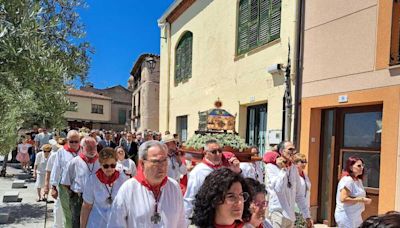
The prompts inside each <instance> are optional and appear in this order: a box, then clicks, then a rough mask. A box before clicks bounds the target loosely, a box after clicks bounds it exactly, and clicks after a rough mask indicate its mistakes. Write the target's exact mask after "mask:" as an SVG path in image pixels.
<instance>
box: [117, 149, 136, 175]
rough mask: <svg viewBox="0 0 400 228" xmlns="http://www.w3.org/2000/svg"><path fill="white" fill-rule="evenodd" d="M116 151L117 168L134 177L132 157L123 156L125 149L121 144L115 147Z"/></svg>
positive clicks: (134, 168) (134, 170)
mask: <svg viewBox="0 0 400 228" xmlns="http://www.w3.org/2000/svg"><path fill="white" fill-rule="evenodd" d="M115 151H116V152H117V159H118V160H117V170H118V171H120V172H123V173H125V175H127V176H128V177H134V176H135V175H136V165H135V162H134V161H132V159H129V158H125V150H124V148H123V147H122V146H117V147H116V148H115Z"/></svg>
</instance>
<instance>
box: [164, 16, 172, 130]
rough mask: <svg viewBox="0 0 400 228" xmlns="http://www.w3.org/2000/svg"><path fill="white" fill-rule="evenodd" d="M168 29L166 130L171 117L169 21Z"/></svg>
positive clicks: (166, 23) (166, 24)
mask: <svg viewBox="0 0 400 228" xmlns="http://www.w3.org/2000/svg"><path fill="white" fill-rule="evenodd" d="M165 26H166V30H167V56H168V60H167V61H168V64H167V121H166V125H167V126H166V128H165V129H166V130H167V131H170V129H169V118H170V113H171V105H170V102H171V97H170V96H171V95H170V94H171V85H170V84H171V24H170V23H169V22H165Z"/></svg>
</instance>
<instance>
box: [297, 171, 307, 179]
mask: <svg viewBox="0 0 400 228" xmlns="http://www.w3.org/2000/svg"><path fill="white" fill-rule="evenodd" d="M299 174H300V176H301V177H302V178H303V179H304V180H305V179H306V175H305V174H304V172H303V171H301V172H299Z"/></svg>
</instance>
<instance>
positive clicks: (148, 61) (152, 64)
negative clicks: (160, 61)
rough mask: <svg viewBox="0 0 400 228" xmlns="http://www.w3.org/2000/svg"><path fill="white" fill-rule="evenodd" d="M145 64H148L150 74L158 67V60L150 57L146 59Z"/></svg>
mask: <svg viewBox="0 0 400 228" xmlns="http://www.w3.org/2000/svg"><path fill="white" fill-rule="evenodd" d="M145 63H146V66H147V68H149V70H150V73H153V70H154V68H155V67H156V60H154V58H153V57H151V56H148V57H146V59H145Z"/></svg>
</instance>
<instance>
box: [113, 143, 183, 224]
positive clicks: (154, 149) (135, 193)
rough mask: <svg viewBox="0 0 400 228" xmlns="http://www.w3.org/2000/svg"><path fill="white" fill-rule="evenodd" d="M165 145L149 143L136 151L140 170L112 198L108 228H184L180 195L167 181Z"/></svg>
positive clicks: (178, 188) (173, 183)
mask: <svg viewBox="0 0 400 228" xmlns="http://www.w3.org/2000/svg"><path fill="white" fill-rule="evenodd" d="M167 151H168V149H167V148H166V146H165V145H164V144H162V143H161V142H159V141H155V140H151V141H147V142H145V143H143V144H142V145H141V146H140V148H139V168H138V173H137V175H136V176H135V177H134V178H131V179H129V180H127V181H126V182H125V183H124V184H123V185H122V186H121V188H120V189H119V191H118V194H117V196H116V197H115V199H114V201H113V204H112V208H111V215H110V217H109V219H108V223H107V227H109V228H114V227H118V228H119V227H185V219H184V209H183V203H182V201H183V200H182V193H181V190H180V187H179V185H178V183H177V182H176V181H175V180H173V179H172V178H169V177H167V168H168V161H167V159H168V158H167V156H168V155H167Z"/></svg>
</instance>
